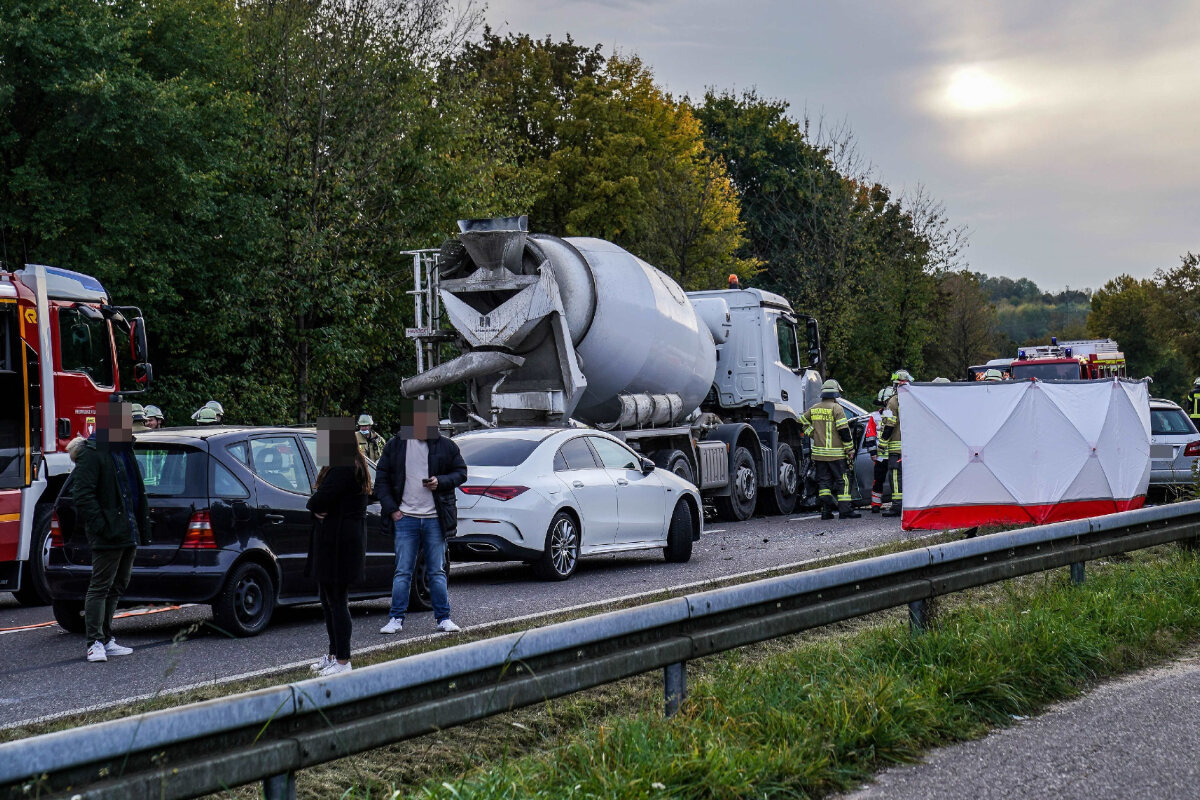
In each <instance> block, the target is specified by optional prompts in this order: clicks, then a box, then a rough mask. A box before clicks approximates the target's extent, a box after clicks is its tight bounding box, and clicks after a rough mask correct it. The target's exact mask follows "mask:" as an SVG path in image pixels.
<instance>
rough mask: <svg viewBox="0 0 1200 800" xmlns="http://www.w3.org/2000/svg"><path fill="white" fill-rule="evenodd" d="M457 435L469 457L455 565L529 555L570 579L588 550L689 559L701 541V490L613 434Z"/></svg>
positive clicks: (550, 573) (544, 570) (540, 568)
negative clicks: (660, 552)
mask: <svg viewBox="0 0 1200 800" xmlns="http://www.w3.org/2000/svg"><path fill="white" fill-rule="evenodd" d="M454 441H455V442H456V443H457V444H458V446H459V448H460V449H461V450H462V454H463V459H464V460H465V461H466V462H467V482H466V483H465V484H463V485H462V486H460V487H458V490H457V491H456V495H457V499H458V535H456V536H454V537H452V538H450V539H449V540H448V542H447V543H448V545H449V547H450V558H451V559H452V560H454V561H527V562H530V563H531V564H533V565H534V569H535V570H536V571H537V573H538V575H539V576H541V577H543V578H546V579H548V580H559V581H562V580H566V579H567V578H569V577H571V574H572V573H573V572H574V571H575V567H576V565H577V564H578V563H579V557H580V556H585V555H591V554H593V553H612V552H616V551H618V550H649V549H653V548H659V547H661V548H662V550H663V555H664V556H665V557H666V559H667V560H668V561H673V562H684V561H687V560H688V559H690V558H691V556H692V542H693V541H695V540H697V539H699V538H700V531H701V529H702V528H703V525H704V515H703V514H702V512H701V508H702V506H701V505H700V493H699V492H697V491H696V487H695V486H693V485H692V484H690V483H688V482H687V481H685V480H683V479H681V478H678V477H676V476H675V475H673V474H672V473H670V472H668V471H667V470H657V469H655V468H654V462H652V461H650V460H649V459H647V458H643V457H641V456H639V455H638V454H637V453H635V452H634V451H633V450H631V449H630V448H629V447H628V446H626V445H625V443H624V442H622V441H621V440H619V439H617V438H616V437H614V436H610V435H608V434H607V433H603V432H601V431H595V430H582V429H578V428H568V429H563V428H552V429H547V428H509V429H501V430H483V431H474V432H472V433H464V434H461V435H459V436H457V437H455V439H454Z"/></svg>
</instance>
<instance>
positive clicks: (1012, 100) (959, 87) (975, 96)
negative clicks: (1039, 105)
mask: <svg viewBox="0 0 1200 800" xmlns="http://www.w3.org/2000/svg"><path fill="white" fill-rule="evenodd" d="M944 97H945V103H946V105H947V106H949V108H950V109H951V110H953V111H957V112H960V113H964V114H986V113H988V112H990V111H999V110H1002V109H1006V108H1011V107H1013V106H1014V105H1016V104H1017V99H1018V98H1017V93H1016V91H1015V90H1014V89H1013V88H1012V87H1011V86H1009V85H1008V84H1006V83H1005V82H1004V81H1002V80H1001V79H999V78H997V77H996V76H995V75H993V74H991V73H989V72H988V71H987V70H986V69H984V68H983V67H978V66H968V67H959V68H958V69H956V70H955V71H954V72H953V73H951V75H950V81H949V83H948V84H947V85H946V91H945V96H944Z"/></svg>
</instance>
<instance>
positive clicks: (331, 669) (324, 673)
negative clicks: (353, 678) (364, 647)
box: [317, 658, 354, 678]
mask: <svg viewBox="0 0 1200 800" xmlns="http://www.w3.org/2000/svg"><path fill="white" fill-rule="evenodd" d="M352 669H354V667H352V666H350V662H349V661H347V662H346V663H345V664H339V663H338V660H337V659H336V658H335V659H334V660H333V663H332V664H330V665H329V666H327V667H325V669H323V670H321V671H320V672H318V673H317V674H318V675H320V676H321V677H322V678H328V677H329V676H330V675H340V674H341V673H343V672H349V671H350V670H352Z"/></svg>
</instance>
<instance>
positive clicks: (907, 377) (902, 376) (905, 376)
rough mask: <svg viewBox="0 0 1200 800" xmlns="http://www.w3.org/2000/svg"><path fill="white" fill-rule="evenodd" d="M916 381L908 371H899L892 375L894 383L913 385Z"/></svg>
mask: <svg viewBox="0 0 1200 800" xmlns="http://www.w3.org/2000/svg"><path fill="white" fill-rule="evenodd" d="M913 380H915V379H914V378H913V376H912V373H911V372H909V371H908V370H906V369H898V370H896V371H895V372H893V373H892V383H912V382H913Z"/></svg>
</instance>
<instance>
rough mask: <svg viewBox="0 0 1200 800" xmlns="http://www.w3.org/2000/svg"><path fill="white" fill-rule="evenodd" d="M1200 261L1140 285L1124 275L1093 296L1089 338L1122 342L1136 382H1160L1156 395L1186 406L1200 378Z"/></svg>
mask: <svg viewBox="0 0 1200 800" xmlns="http://www.w3.org/2000/svg"><path fill="white" fill-rule="evenodd" d="M1198 320H1200V256H1197V255H1196V254H1194V253H1190V252H1189V253H1186V254H1185V255H1184V256H1182V257H1181V258H1180V264H1179V266H1178V267H1175V268H1173V269H1160V270H1158V271H1156V272H1155V273H1154V277H1152V278H1146V279H1142V280H1138V279H1136V278H1132V277H1130V276H1128V275H1121V276H1119V277H1117V278H1114V279H1112V280H1111V281H1109V282H1108V283H1106V284H1104V286H1103V287H1102V288H1100V289H1099V290H1097V291H1096V292H1095V293H1094V294H1093V295H1092V310H1091V315H1090V316H1089V317H1088V325H1087V329H1088V333H1089V334H1091V335H1092V336H1109V337H1112V338H1113V339H1116V340H1117V342H1118V343H1120V345H1121V350H1122V351H1123V352H1124V353H1125V358H1126V360H1127V361H1128V362H1129V374H1130V375H1131V376H1142V375H1149V376H1151V377H1152V378H1154V387H1153V392H1154V394H1156V395H1159V396H1161V397H1169V398H1172V399H1175V400H1177V401H1181V402H1182V401H1183V400H1184V394H1185V393H1186V392H1187V391H1188V390H1189V389H1190V387H1191V383H1192V380H1193V378H1195V377H1196V376H1197V375H1200V333H1198V332H1197V330H1196V327H1197V321H1198Z"/></svg>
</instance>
